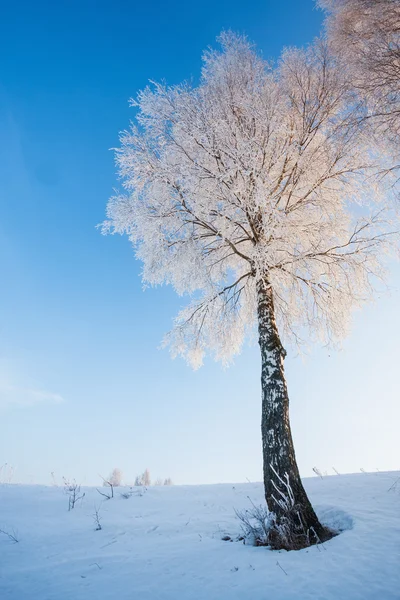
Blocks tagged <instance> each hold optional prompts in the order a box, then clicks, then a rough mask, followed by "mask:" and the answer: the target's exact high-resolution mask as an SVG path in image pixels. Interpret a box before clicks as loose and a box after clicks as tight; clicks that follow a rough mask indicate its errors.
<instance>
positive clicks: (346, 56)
mask: <svg viewBox="0 0 400 600" xmlns="http://www.w3.org/2000/svg"><path fill="white" fill-rule="evenodd" d="M319 4H320V6H322V7H323V8H325V9H326V10H327V11H328V18H327V20H326V26H327V33H328V37H329V40H330V42H331V44H332V46H333V48H334V50H335V52H336V54H337V55H338V56H339V57H340V58H341V59H342V63H344V64H345V65H346V67H347V68H348V69H349V71H350V74H351V77H352V82H353V85H354V87H355V89H357V90H358V92H359V93H360V94H361V96H362V97H363V98H364V99H365V100H366V101H367V105H368V109H369V115H368V118H370V119H373V126H374V127H375V129H376V134H377V137H380V138H382V136H383V137H384V139H385V142H388V141H389V142H390V143H391V147H392V154H393V157H392V158H393V159H394V162H393V166H392V169H395V170H396V169H400V2H399V0H319Z"/></svg>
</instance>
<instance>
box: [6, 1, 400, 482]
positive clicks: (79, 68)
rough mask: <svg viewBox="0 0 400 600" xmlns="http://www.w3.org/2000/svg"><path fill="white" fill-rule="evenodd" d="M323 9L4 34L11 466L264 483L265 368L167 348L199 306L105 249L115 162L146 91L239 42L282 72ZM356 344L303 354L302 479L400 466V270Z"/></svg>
mask: <svg viewBox="0 0 400 600" xmlns="http://www.w3.org/2000/svg"><path fill="white" fill-rule="evenodd" d="M321 20H322V16H321V14H320V13H319V12H318V11H317V10H315V9H314V5H313V1H312V0H302V1H301V2H299V1H298V0H286V2H278V1H277V0H253V1H252V2H242V1H240V0H229V1H228V0H226V1H225V0H224V1H220V0H212V1H211V0H203V2H201V3H194V2H187V1H183V0H179V1H171V2H164V1H156V2H154V1H153V2H150V3H144V2H140V3H139V2H133V1H132V0H131V1H124V2H123V1H121V0H116V1H113V2H110V1H109V2H105V1H96V2H95V1H89V0H80V1H79V2H77V1H75V0H72V1H68V2H67V1H65V0H64V1H61V2H50V1H49V2H45V1H44V0H39V1H38V2H30V1H29V2H28V1H26V0H25V1H24V0H22V1H20V2H15V3H11V2H8V3H4V4H3V7H2V16H1V20H0V139H1V145H0V204H1V217H0V275H1V288H0V423H1V429H0V431H1V435H0V466H1V465H2V464H3V463H5V462H7V463H8V464H10V465H13V467H14V468H15V477H14V480H15V481H24V482H35V483H50V473H51V472H54V473H55V476H56V478H58V479H61V476H62V475H65V476H67V477H76V478H77V480H79V481H81V482H82V483H88V484H96V483H98V482H99V481H100V479H99V477H98V474H99V473H101V474H103V475H106V474H107V473H108V472H109V471H110V470H111V469H112V468H113V467H119V468H121V469H122V471H123V472H124V478H125V481H126V482H130V481H132V480H133V479H134V477H135V475H136V474H137V473H138V472H141V471H143V470H144V469H145V468H146V467H148V468H149V469H150V471H151V474H152V475H153V476H154V477H157V476H161V477H167V476H170V477H172V478H173V480H174V481H175V482H176V483H208V482H226V481H244V480H245V479H246V478H248V479H250V480H259V479H260V478H261V443H260V425H259V421H260V405H261V400H260V384H259V379H260V373H259V371H260V359H259V354H258V348H257V346H252V347H246V348H245V349H244V351H243V353H242V355H241V356H240V357H239V358H238V359H237V360H236V362H235V365H234V367H233V368H230V369H228V370H223V369H222V368H221V367H220V366H219V365H218V364H215V363H213V362H211V361H210V360H209V361H207V362H206V364H205V366H204V367H203V368H202V369H200V370H199V371H197V372H192V371H191V370H190V369H189V368H188V367H187V366H186V365H185V364H184V363H183V362H182V361H180V360H175V361H172V360H171V359H170V357H169V355H168V352H167V351H165V350H159V349H158V347H159V344H160V341H161V339H162V337H163V334H164V333H165V332H166V331H168V329H169V328H170V325H171V320H172V318H173V316H174V315H175V314H176V312H177V310H178V309H179V307H180V306H181V304H182V299H180V298H177V297H176V296H175V295H174V293H173V291H172V290H171V289H168V288H166V287H163V288H159V289H148V290H146V291H145V292H143V291H142V286H141V282H140V278H139V273H140V264H139V263H137V262H136V261H135V259H134V256H133V251H132V249H131V247H130V245H129V242H128V240H127V239H126V238H120V237H115V236H114V237H112V236H110V237H103V236H101V235H100V232H99V230H98V229H96V225H97V224H98V223H99V222H101V221H102V220H103V219H104V216H105V206H106V202H107V199H108V197H109V195H110V194H112V190H113V188H114V187H116V186H118V181H117V178H116V176H115V167H114V162H113V154H112V152H110V151H109V148H112V147H115V146H116V145H117V144H118V132H119V131H120V130H122V129H124V128H126V127H127V126H128V124H129V119H130V118H131V117H132V116H133V110H132V109H130V108H129V107H128V99H129V97H131V96H134V95H135V94H136V92H137V91H138V90H139V89H140V88H142V87H143V86H145V85H146V82H147V80H148V79H155V80H157V79H165V80H166V81H167V82H169V83H172V84H173V83H178V82H180V81H181V80H183V79H187V78H190V77H192V76H193V77H194V78H197V77H198V74H199V69H200V65H201V60H200V59H201V53H202V51H203V49H204V48H206V47H207V46H208V45H210V44H213V43H214V40H215V37H216V36H217V35H218V33H219V32H220V31H221V30H222V29H228V28H231V29H233V30H236V31H239V32H243V33H246V34H248V36H249V37H250V38H251V39H252V40H254V41H255V42H256V44H257V46H258V47H259V49H260V50H261V51H262V52H263V54H264V56H265V57H267V58H269V57H271V58H274V57H277V56H278V55H279V52H280V50H281V48H282V47H283V46H285V45H303V44H305V43H307V42H309V41H311V40H312V39H313V37H314V36H316V35H317V34H318V32H319V29H320V26H321ZM390 284H391V287H392V292H391V295H390V296H387V297H382V298H379V299H378V300H377V302H376V303H375V304H374V305H371V306H369V307H368V308H366V309H365V310H364V311H363V312H360V313H357V315H356V316H355V319H354V326H353V329H352V332H351V336H350V337H349V338H348V340H347V341H346V342H345V343H344V347H343V350H342V351H340V352H338V351H333V350H332V351H327V350H326V349H321V348H315V349H314V350H313V351H312V352H311V353H310V354H309V355H308V356H307V357H306V358H305V359H303V358H298V357H297V358H296V357H295V356H294V353H293V352H292V353H290V354H289V358H288V359H287V361H286V363H287V367H286V369H287V375H288V383H289V391H290V396H291V418H292V428H293V434H294V439H295V444H296V450H297V457H298V461H299V466H300V471H301V473H302V474H303V475H311V474H312V467H314V466H317V467H318V468H319V469H321V470H322V471H325V470H326V471H328V472H331V473H332V466H333V467H335V468H336V469H337V470H338V471H343V472H345V471H357V470H359V468H360V467H362V468H364V469H366V470H368V469H369V470H374V469H375V468H379V469H382V470H383V469H395V468H400V463H399V460H400V458H399V442H398V438H399V426H398V424H399V421H400V409H399V396H400V394H399V339H400V311H399V299H400V294H399V287H400V269H399V267H398V266H397V265H394V266H393V269H392V275H391V278H390Z"/></svg>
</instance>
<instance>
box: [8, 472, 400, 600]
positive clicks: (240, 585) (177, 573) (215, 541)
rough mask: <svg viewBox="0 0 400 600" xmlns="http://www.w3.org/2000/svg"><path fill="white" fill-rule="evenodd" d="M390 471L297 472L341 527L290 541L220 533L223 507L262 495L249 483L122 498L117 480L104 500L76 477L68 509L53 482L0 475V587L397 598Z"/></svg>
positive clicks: (398, 557) (74, 598) (88, 598)
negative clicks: (75, 497) (296, 546)
mask: <svg viewBox="0 0 400 600" xmlns="http://www.w3.org/2000/svg"><path fill="white" fill-rule="evenodd" d="M398 478H400V472H390V473H366V474H364V473H362V474H361V473H360V474H356V475H336V476H331V477H324V478H323V479H321V478H311V479H305V480H304V483H305V487H306V489H307V491H308V493H309V495H310V498H311V501H312V502H313V504H314V506H315V507H316V510H317V512H318V514H319V516H320V518H321V519H322V521H324V522H325V523H327V524H329V525H330V526H332V527H336V528H338V529H342V530H343V531H342V533H340V535H338V536H337V537H335V538H333V539H332V540H330V541H329V542H327V543H325V544H324V545H323V546H319V547H317V546H313V547H311V548H308V549H306V550H301V551H297V552H286V551H280V552H276V551H271V550H269V549H268V548H255V547H252V546H250V545H244V544H243V543H242V542H229V541H222V540H221V537H222V536H224V535H226V534H228V535H232V536H236V535H237V534H238V533H240V524H239V522H238V520H237V518H236V516H235V512H234V509H235V508H236V509H239V510H241V509H245V508H249V507H250V501H249V498H251V500H252V501H253V502H254V503H256V504H261V503H262V500H263V487H262V484H261V483H247V484H219V485H201V486H174V487H152V488H148V490H147V492H146V493H145V494H144V495H143V496H139V495H133V496H131V497H130V498H129V499H124V498H122V497H121V493H122V492H124V491H126V490H125V489H124V488H117V489H116V494H115V498H114V499H112V500H108V501H104V502H102V498H101V496H100V495H99V494H98V493H97V491H96V489H95V488H82V490H83V491H85V497H84V499H83V500H82V501H80V502H79V503H78V505H77V506H76V507H75V509H74V510H72V511H71V512H68V498H67V496H66V495H65V494H64V492H63V488H62V487H42V486H28V485H26V486H25V485H2V486H0V529H2V530H4V531H9V532H15V534H16V537H17V538H18V540H19V541H18V543H13V542H12V541H11V540H10V539H9V538H8V537H7V536H6V535H4V534H0V598H1V600H83V599H84V600H108V599H117V600H128V599H129V600H131V599H135V598H138V599H140V600H203V599H204V600H225V599H229V600H235V599H239V598H240V599H241V600H243V599H247V598H249V599H250V598H257V599H258V600H264V599H265V600H267V599H269V598H274V599H276V600H292V599H293V600H294V599H296V600H307V599H309V598H312V599H317V600H338V599H340V600H395V599H396V600H399V598H400V481H399V482H398V483H397V485H396V480H397V479H398ZM391 487H392V489H389V488H391ZM100 489H101V488H100ZM101 491H104V488H103V489H101ZM99 504H101V508H100V517H101V524H102V530H101V531H95V525H94V521H93V513H94V511H95V507H98V506H99Z"/></svg>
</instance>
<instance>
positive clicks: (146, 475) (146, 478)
mask: <svg viewBox="0 0 400 600" xmlns="http://www.w3.org/2000/svg"><path fill="white" fill-rule="evenodd" d="M150 485H151V478H150V471H149V470H148V469H146V470H145V471H143V473H142V474H141V475H137V476H136V479H135V486H145V487H149V486H150Z"/></svg>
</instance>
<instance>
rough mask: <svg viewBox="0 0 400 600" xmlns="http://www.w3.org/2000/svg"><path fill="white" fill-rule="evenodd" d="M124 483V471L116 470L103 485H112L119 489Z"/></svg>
mask: <svg viewBox="0 0 400 600" xmlns="http://www.w3.org/2000/svg"><path fill="white" fill-rule="evenodd" d="M121 482H122V471H121V469H118V468H115V469H113V470H112V471H111V473H110V476H109V477H108V479H107V480H106V481H104V482H103V485H112V486H114V487H118V486H120V485H121Z"/></svg>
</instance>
